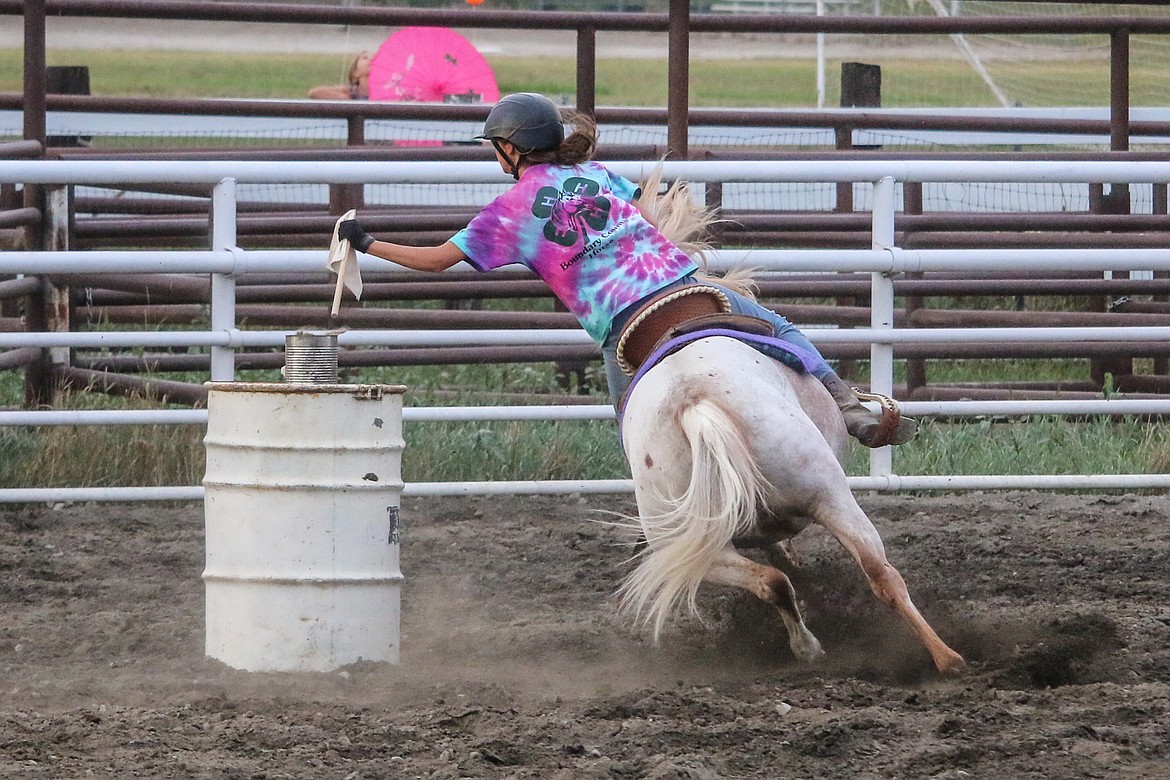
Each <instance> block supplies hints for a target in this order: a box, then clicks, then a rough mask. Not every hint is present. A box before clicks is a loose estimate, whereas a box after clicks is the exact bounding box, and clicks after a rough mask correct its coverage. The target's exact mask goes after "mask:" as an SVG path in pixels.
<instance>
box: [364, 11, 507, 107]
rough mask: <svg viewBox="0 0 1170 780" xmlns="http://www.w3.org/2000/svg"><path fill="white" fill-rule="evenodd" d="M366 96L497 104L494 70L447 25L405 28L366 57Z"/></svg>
mask: <svg viewBox="0 0 1170 780" xmlns="http://www.w3.org/2000/svg"><path fill="white" fill-rule="evenodd" d="M370 99H371V100H394V101H409V102H422V103H495V102H496V101H498V100H499V99H500V88H499V86H497V85H496V74H495V73H493V72H492V69H491V66H490V65H488V64H487V60H485V59H484V58H483V55H482V54H480V53H479V52H478V51H476V49H475V47H474V46H472V45H471V42H470V41H468V40H467V39H466V38H464V37H463V36H462V35H460V34H459V33H457V32H455V31H454V30H449V29H447V28H446V27H404V28H402V29H401V30H399V31H398V32H396V33H394V34H393V35H391V36H390V37H389V38H387V39H386V40H385V42H383V43H382V45H381V46H380V47H379V48H378V52H377V53H376V54H375V55H374V58H373V60H371V61H370Z"/></svg>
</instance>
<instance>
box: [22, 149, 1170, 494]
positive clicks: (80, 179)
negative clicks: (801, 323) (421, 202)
mask: <svg viewBox="0 0 1170 780" xmlns="http://www.w3.org/2000/svg"><path fill="white" fill-rule="evenodd" d="M655 165H656V163H653V162H618V163H612V164H610V167H611V168H613V169H614V170H616V171H617V172H618V173H620V174H622V175H624V176H626V177H628V178H631V179H635V180H637V179H640V178H643V177H644V176H646V175H647V174H648V173H649V172H650V171H651V169H652V168H653V167H654V166H655ZM662 165H663V175H664V177H666V178H667V179H673V178H679V179H685V180H687V181H691V182H858V183H863V184H866V183H868V184H869V185H871V187H872V192H871V193H870V201H871V203H872V207H871V213H872V235H873V241H872V247H871V249H868V250H843V251H838V250H737V251H730V250H728V251H719V252H715V253H713V255H712V257H711V258H710V264H711V266H712V267H713V268H715V269H717V270H718V269H724V268H729V267H734V266H737V265H750V266H751V267H753V268H758V269H761V270H762V271H772V270H777V271H779V270H782V271H789V272H815V271H822V272H837V271H868V272H870V274H871V281H872V297H871V323H870V327H869V328H857V329H849V330H822V329H810V330H809V331H808V332H807V335H808V336H809V337H810V339H811V340H812V341H814V342H815V343H829V342H838V343H840V342H851V343H868V344H870V357H871V385H872V387H873V389H874V390H875V391H877V392H884V393H887V394H888V393H890V392H892V388H893V367H894V360H893V345H894V344H896V343H899V342H903V341H914V342H919V343H921V342H932V343H961V342H974V341H978V342H981V343H988V342H996V341H1015V342H1018V341H1037V342H1045V341H1062V342H1066V341H1072V340H1080V341H1147V340H1157V341H1167V340H1170V327H1141V328H970V329H962V330H960V329H918V328H916V329H913V330H898V329H895V328H894V324H893V315H894V293H893V276H894V275H896V274H899V273H906V272H911V271H995V270H1016V269H1019V268H1021V267H1027V268H1029V269H1031V270H1034V271H1045V270H1048V271H1053V272H1056V271H1070V270H1076V271H1104V270H1109V271H1113V272H1118V271H1122V272H1124V271H1129V272H1142V273H1145V272H1150V271H1167V270H1170V248H1167V249H1080V250H1068V249H1061V250H1045V249H1000V250H982V249H979V250H968V249H950V250H909V249H903V248H900V247H897V246H895V245H894V217H895V214H896V212H897V210H898V197H899V189H898V188H899V186H900V185H901V184H902V183H905V182H924V183H925V182H1032V183H1036V182H1057V183H1080V184H1086V183H1104V184H1110V183H1131V184H1137V183H1143V184H1146V183H1163V182H1168V181H1170V162H1166V163H1160V162H1158V163H1153V162H1140V163H1132V162H1103V161H1102V162H1029V163H1027V164H1022V163H1012V162H971V161H962V162H957V161H872V162H864V161H826V162H820V163H791V162H666V163H663V164H662ZM507 180H508V179H507V178H506V177H505V176H504V175H503V174H502V173H501V171H500V169H499V167H498V166H497V165H495V164H494V163H465V162H417V163H405V162H387V163H370V162H361V163H358V162H321V163H309V162H268V163H263V162H158V161H148V162H128V161H41V160H29V161H0V182H2V183H15V184H37V185H44V186H47V187H50V188H52V187H67V186H71V185H101V184H121V183H127V184H147V183H171V184H174V183H187V184H208V185H212V186H213V191H212V193H213V194H212V226H213V228H212V242H211V243H212V246H211V247H210V248H209V249H208V250H206V251H190V250H182V251H166V250H142V251H87V252H36V251H29V252H6V253H4V254H3V255H0V276H6V275H13V274H36V273H44V274H54V273H57V274H60V273H76V272H87V273H208V274H210V275H211V280H212V289H211V326H210V329H209V330H207V331H181V332H175V331H171V332H158V331H150V332H122V331H119V332H112V331H88V332H79V333H0V349H13V348H19V347H88V348H93V347H102V346H107V347H128V346H146V347H160V346H209V347H211V353H212V362H211V375H210V378H211V379H212V380H213V381H232V380H233V379H234V378H235V367H234V356H235V350H236V349H237V348H240V347H248V346H282V345H283V344H284V336H285V335H286V332H284V331H247V330H242V329H240V328H239V327H237V322H236V316H235V279H236V278H237V277H239V276H241V275H244V274H247V273H259V272H272V271H286V272H287V271H309V272H312V271H320V270H321V269H322V268H323V267H324V265H325V250H324V248H322V249H321V250H320V251H260V250H244V249H241V248H240V247H238V246H236V186H237V184H239V183H241V182H249V183H320V184H346V183H397V184H425V183H431V184H434V183H439V184H442V183H453V184H455V183H458V184H463V183H484V182H488V183H499V182H506V181H507ZM50 200H51V201H52V200H53V199H50ZM362 265H363V267H366V268H368V269H371V270H372V269H373V268H375V267H380V268H381V269H383V270H384V269H385V265H384V264H381V263H380V261H376V260H373V259H371V258H364V259H363V260H362ZM588 341H589V340H588V337H587V336H586V335H585V334H584V332H581V331H572V330H570V331H565V330H543V331H541V330H486V331H465V332H453V331H442V332H436V331H422V330H419V331H401V330H396V331H387V330H368V331H349V332H346V333H343V334H342V335H341V337H340V338H339V343H340V344H342V345H343V346H345V345H353V346H358V345H364V346H371V345H378V346H401V347H407V346H437V345H447V346H455V345H462V346H468V345H489V344H491V345H502V344H509V345H523V344H582V343H588ZM903 409H904V411H905V412H906V413H907V414H911V415H917V416H930V415H945V416H968V415H986V414H1001V415H1042V414H1106V415H1128V414H1164V413H1170V399H1166V400H1161V399H1158V400H1142V401H1138V400H1125V399H1112V400H1100V401H1077V402H1073V401H1011V402H991V401H979V402H975V401H958V402H907V403H904V404H903ZM612 416H613V415H612V410H610V408H609V407H608V406H590V407H580V406H547V407H482V408H480V407H473V408H468V407H460V408H443V407H436V408H413V409H407V410H405V412H404V418H405V420H406V421H407V422H423V421H428V420H451V419H461V420H499V419H511V420H516V419H523V420H537V419H539V420H549V419H610V418H612ZM205 422H206V412H205V411H200V410H155V411H90V412H81V411H69V412H57V411H36V412H31V411H0V425H22V426H29V425H86V424H88V425H107V424H205ZM850 484H851V486H853V487H854V488H857V489H879V490H935V489H941V490H946V489H953V490H959V489H995V488H1037V489H1048V488H1052V489H1061V488H1098V489H1105V488H1167V487H1170V475H1163V474H1123V475H1031V476H1012V475H977V476H954V475H950V476H948V475H929V476H900V475H898V474H895V473H893V468H892V455H891V452H890V449H889V448H884V449H880V450H874V451H872V452H871V455H870V473H869V475H868V476H858V477H851V478H850ZM630 489H631V486H630V484H629V482H628V481H626V480H581V481H574V480H569V481H519V482H462V483H411V484H408V485H406V488H405V490H404V494H405V495H442V494H489V493H565V492H626V491H629V490H630ZM201 497H202V488H201V487H198V486H177V487H136V488H45V489H8V490H0V502H40V501H101V500H113V501H125V500H191V499H200V498H201Z"/></svg>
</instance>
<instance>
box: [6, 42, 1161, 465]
mask: <svg viewBox="0 0 1170 780" xmlns="http://www.w3.org/2000/svg"><path fill="white" fill-rule="evenodd" d="M489 59H490V61H491V64H492V66H493V68H494V69H495V71H496V75H497V78H498V80H499V83H500V87H501V89H502V90H503V91H504V92H512V91H521V90H524V91H537V92H543V93H546V94H550V95H561V94H563V95H566V96H567V95H571V94H572V93H573V91H574V90H575V84H576V78H575V73H574V62H573V60H572V59H570V58H562V59H554V58H506V57H492V58H489ZM343 60H344V58H342V57H338V56H323V55H296V56H276V55H224V54H218V53H217V54H214V55H204V54H197V53H188V52H166V53H162V52H141V51H135V52H117V51H61V50H53V51H51V52H50V54H49V64H50V65H78V64H84V65H88V66H89V68H90V77H91V89H92V92H93V94H96V95H111V96H112V95H141V96H152V97H177V98H189V97H232V98H248V97H253V98H301V97H304V96H305V93H306V91H307V90H308V88H309V87H310V86H313V85H315V84H324V83H333V82H336V81H338V79H339V78H340V73H341V71H342V70H343V69H344V62H343ZM881 64H882V67H883V101H884V103H885V105H887V106H947V105H955V101H956V96H958V95H963V96H964V99H963V102H964V104H965V105H992V98H991V96H990V95H989V94H987V95H985V96H984V98H982V99H971V98H970V97H969V96H970V95H978V94H981V90H982V87H981V84H980V82H979V79H978V77H977V76H976V75H975V74H974V73H973V72H972V71H971V70H970V68H969V67H967V66H966V65H965V64H964V63H962V62H961V61H956V60H889V61H885V60H883V61H882V62H881ZM999 67H1001V68H1002V69H1001V70H1000V71H999V72H1000V73H1002V74H1003V77H1004V78H1010V79H1016V78H1020V79H1027V80H1030V81H1031V82H1034V83H1040V84H1053V85H1057V86H1055V87H1053V88H1052V94H1051V96H1050V98H1049V99H1050V100H1051V101H1052V104H1061V103H1064V104H1068V105H1083V104H1086V103H1092V104H1098V105H1103V104H1106V103H1107V97H1106V96H1105V93H1104V92H1102V91H1101V90H1102V89H1103V88H1106V89H1107V76H1104V81H1103V80H1102V79H1103V75H1102V71H1101V70H1100V64H1099V63H1096V64H1085V63H1075V62H1059V63H1027V64H1026V65H1023V64H1007V65H1001V66H999ZM829 68H830V72H835V68H836V64H835V63H830V65H829ZM1019 70H1025V71H1026V72H1021V73H1017V71H1019ZM21 72H22V54H21V52H20V51H19V50H0V91H4V92H19V91H20V90H21V89H22V83H21ZM597 72H598V77H597V82H598V103H599V104H601V105H628V106H662V105H665V102H666V63H665V62H664V61H654V60H636V61H618V60H610V59H600V60H599V61H598V65H597ZM241 74H246V77H245V76H242V75H241ZM814 75H815V74H814V73H813V63H812V62H811V61H800V60H789V59H775V60H751V61H735V60H696V61H695V62H694V63H693V71H692V74H691V97H690V99H691V104H692V105H694V106H741V107H809V106H811V105H814V104H815V94H814V83H815V82H814ZM829 81H830V84H829V87H830V94H829V95H827V96H826V101H827V104H829V105H833V104H834V103H835V102H836V101H837V96H836V93H835V92H834V91H833V90H835V88H836V85H835V84H833V83H832V82H833V79H829ZM1162 81H1164V73H1163V72H1162V71H1161V70H1157V71H1156V72H1155V71H1154V70H1152V69H1143V68H1137V69H1135V70H1134V72H1133V74H1132V75H1131V82H1132V86H1133V90H1134V91H1135V93H1136V92H1139V91H1140V90H1143V89H1153V88H1156V87H1158V86H1159V84H1160V82H1162ZM1070 84H1071V85H1073V87H1071V88H1070V87H1068V86H1067V85H1070ZM1059 85H1066V86H1064V87H1061V86H1059ZM1060 89H1065V90H1067V91H1066V92H1065V93H1061V92H1060ZM513 303H516V302H513ZM516 305H525V306H527V305H538V304H535V303H531V302H522V303H517V304H516ZM929 305H931V306H948V305H954V302H953V301H942V300H938V301H935V300H932V301H930V303H929ZM963 305H964V307H973V308H1010V307H1011V306H1012V305H1014V301H1013V300H1009V299H1006V298H1004V299H994V298H985V299H982V298H981V299H967V300H965V301H964V302H963ZM1026 305H1027V307H1028V308H1029V309H1030V310H1034V309H1043V308H1058V307H1059V306H1061V305H1064V304H1063V303H1061V302H1059V301H1056V299H1051V298H1037V299H1035V300H1033V299H1031V298H1029V299H1028V300H1027V301H1026ZM860 368H861V369H862V370H863V371H864V369H865V364H864V363H861V364H860ZM927 371H928V376H929V381H931V382H976V383H979V382H993V381H1012V380H1015V381H1019V380H1024V379H1029V380H1045V381H1057V380H1062V379H1064V380H1080V379H1084V378H1086V377H1087V376H1088V365H1087V362H1086V361H1075V360H1066V361H1058V360H1047V361H1044V360H1036V361H994V360H988V361H930V362H929V364H928V369H927ZM164 378H167V379H175V380H179V381H192V382H202V381H204V380H205V379H206V377H205V376H202V375H185V376H184V375H168V376H166V377H164ZM277 378H278V377H277V375H276V373H275V372H247V373H243V374H241V376H240V379H241V380H242V381H260V380H266V381H273V380H276V379H277ZM348 381H363V382H382V383H393V384H405V385H407V386H408V387H409V388H410V391H409V393H408V395H407V403H408V404H412V405H422V406H431V405H443V404H448V405H463V404H467V405H476V404H485V403H492V401H490V400H485V395H484V393H485V392H486V393H492V392H497V393H539V392H554V391H555V381H554V379H553V376H552V367H551V366H549V365H547V364H532V365H502V366H488V367H484V366H451V367H442V368H418V367H406V368H383V369H377V370H368V371H364V372H362V373H361V374H357V375H353V376H350V377H349V378H348ZM598 384H599V385H602V384H604V383H603V382H599V383H598ZM440 391H442V392H440ZM22 393H23V390H22V378H21V375H20V374H19V372H13V371H8V372H0V406H19V405H21V403H22V400H23V398H22ZM451 393H454V395H451ZM594 398H595V400H596V402H597V403H605V402H606V399H605V397H604V395H603V394H602V393H601V392H595V393H594ZM145 405H147V404H144V403H142V402H140V401H135V400H133V399H124V398H113V397H107V396H101V395H87V394H83V393H78V394H72V395H68V396H65V397H63V398H61V399H60V403H59V406H60V408H135V407H138V406H145ZM405 434H406V441H407V453H406V455H405V457H404V459H403V474H404V478H405V479H406V480H407V481H408V482H424V481H447V480H460V481H461V480H504V479H575V478H584V479H610V478H621V477H625V476H627V474H628V471H627V469H626V464H625V462H624V460H623V458H622V456H621V452H620V447H619V444H618V436H617V430H616V426H614V425H613V424H611V423H597V422H559V423H535V424H533V423H523V424H522V423H495V422H493V423H466V424H454V423H442V424H440V423H426V424H415V425H408V426H406V431H405ZM1166 434H1167V429H1166V425H1164V424H1154V425H1151V424H1147V423H1144V422H1142V421H1137V420H1129V419H1126V420H1109V419H1101V420H1094V421H1092V422H1088V423H1070V422H1066V421H1064V420H1062V419H1056V418H1036V419H1033V420H1026V421H1025V420H1013V421H1010V422H1007V421H996V422H992V421H990V420H976V421H971V422H957V423H956V422H948V423H938V422H933V421H929V420H928V421H925V422H924V425H923V429H922V432H921V433H920V435H919V436H918V437H917V438H916V439H915V440H914V441H913V442H911V443H909V444H907V445H904V446H902V447H899V448H896V449H895V451H894V468H895V471H896V472H897V473H899V474H906V475H915V474H943V473H953V474H1000V473H1004V474H1012V473H1031V474H1038V473H1044V474H1047V473H1054V474H1060V473H1128V472H1151V473H1158V472H1164V471H1165V469H1166V468H1167V467H1168V465H1170V457H1168V455H1167V448H1166V446H1165V444H1164V443H1163V442H1165V441H1167V436H1166ZM202 435H203V429H202V428H201V427H199V426H168V427H166V428H160V427H156V426H108V427H103V426H78V427H44V428H35V429H30V428H11V427H5V428H0V487H47V486H73V487H76V486H113V485H176V484H180V485H185V484H197V483H198V482H199V481H200V479H201V478H202V472H203V447H202ZM78 453H100V457H78ZM867 455H868V451H866V450H864V449H863V448H861V447H856V448H855V449H854V451H853V453H852V456H851V460H850V463H849V468H848V470H849V472H850V473H852V474H862V473H865V471H866V468H867Z"/></svg>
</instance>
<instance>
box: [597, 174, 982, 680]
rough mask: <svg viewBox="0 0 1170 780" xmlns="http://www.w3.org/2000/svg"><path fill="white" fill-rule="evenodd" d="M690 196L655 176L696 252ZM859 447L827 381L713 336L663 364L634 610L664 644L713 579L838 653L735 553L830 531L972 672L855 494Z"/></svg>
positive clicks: (629, 443)
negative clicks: (853, 464)
mask: <svg viewBox="0 0 1170 780" xmlns="http://www.w3.org/2000/svg"><path fill="white" fill-rule="evenodd" d="M681 189H682V188H680V187H678V186H677V185H676V186H675V187H672V188H671V189H670V190H668V191H667V193H666V194H665V195H661V196H659V195H657V190H658V182H657V176H656V175H655V176H652V177H651V180H650V181H649V182H647V184H646V186H645V187H644V191H645V192H646V195H645V196H644V199H643V202H642V204H641V205H642V207H643V209H644V211H646V212H647V214H648V216H650V217H651V218H652V219H655V220H656V221H657V222H658V224H659V225H660V227H661V229H663V232H664V233H666V234H667V235H668V237H671V238H675V239H677V240H676V243H679V245H680V246H685V247H688V248H691V247H693V246H694V245H693V244H692V243H690V242H688V241H687V239H688V238H689V237H691V236H692V235H693V234H694V231H695V230H698V229H701V228H702V227H703V226H704V225H705V224H706V222H707V221H709V220H706V216H705V215H704V214H702V213H701V212H695V211H694V210H692V209H689V208H688V206H689V202H690V201H689V199H688V198H687V197H685V195H680V194H679V190H681ZM684 212H689V213H690V214H691V217H686V216H685V215H684V216H680V214H684ZM721 281H723V282H724V283H727V280H726V279H725V280H721ZM848 442H849V436H848V434H847V433H846V431H845V424H844V421H843V419H842V417H841V414H840V412H839V411H838V409H837V405H836V403H835V402H834V401H833V399H832V397H831V396H830V395H829V393H828V391H827V390H826V389H825V388H824V387H823V386H822V385H821V383H820V381H819V380H817V379H816V378H815V377H813V376H811V375H809V374H802V373H798V372H797V371H794V370H793V369H790V368H788V367H787V366H785V365H783V364H781V363H780V362H778V361H776V360H773V359H771V358H769V357H767V356H765V355H764V354H762V353H761V352H759V351H757V350H756V349H755V348H753V347H751V346H748V345H747V344H744V343H742V342H740V341H738V340H736V339H734V338H728V337H725V336H715V337H708V338H700V339H698V340H695V341H693V342H691V343H689V344H687V345H686V346H684V347H682V348H681V349H679V350H678V351H676V352H674V353H672V354H670V355H668V356H667V357H666V358H664V359H662V360H661V361H660V362H659V363H657V364H656V365H655V366H654V367H652V368H650V369H649V370H648V371H647V372H645V374H644V375H643V376H642V377H641V379H640V381H638V382H637V384H635V385H634V387H633V388H632V389H631V391H630V392H629V394H628V395H627V397H626V401H625V405H624V409H623V415H622V444H623V447H624V448H625V452H626V456H627V458H628V459H629V463H630V468H631V471H632V474H633V481H634V493H635V498H636V500H637V505H638V514H639V518H638V519H639V524H640V525H641V528H642V532H643V534H644V536H645V541H646V543H647V545H646V547H645V549H643V551H642V552H641V553H640V554H639V560H638V565H637V567H636V568H635V569H634V570H633V571H632V572H631V573H630V575H629V576H628V577H627V578H626V580H625V582H624V584H623V586H622V588H621V591H620V594H619V595H620V597H621V602H622V606H623V607H624V608H626V609H627V610H629V611H631V612H633V613H634V614H635V615H637V616H638V617H639V618H640V619H641V620H643V621H645V623H646V624H648V625H650V626H651V627H652V628H653V631H654V636H655V639H657V637H658V634H659V632H660V631H661V629H662V627H663V625H664V623H665V621H666V620H667V618H668V617H670V616H671V614H673V613H674V612H676V611H677V610H679V609H680V608H684V607H685V608H686V609H687V610H689V611H691V612H695V610H696V602H695V599H696V593H697V591H698V589H699V585H700V584H701V583H702V582H710V583H714V584H718V585H730V586H734V587H738V588H742V589H744V590H747V591H748V592H750V593H753V594H755V595H756V596H757V597H758V598H760V599H762V600H763V601H765V602H767V603H768V604H771V605H772V606H774V607H775V608H776V609H777V610H778V611H779V613H780V617H781V619H782V620H783V621H784V625H785V627H786V628H787V630H788V640H789V646H790V647H791V648H792V651H793V653H794V654H795V655H796V656H797V657H798V658H800V659H802V660H813V659H815V658H818V657H820V656H822V655H823V654H824V651H823V650H822V649H821V645H820V642H819V641H818V640H817V638H816V637H815V636H813V634H812V632H810V631H809V629H808V627H807V626H805V624H804V621H803V619H802V618H801V615H800V611H799V609H798V608H797V601H796V593H795V591H794V590H793V587H792V584H791V582H790V581H789V579H788V577H787V576H785V574H784V573H783V572H781V571H780V570H778V569H776V568H773V567H771V566H767V565H763V564H760V563H756V562H755V561H752V560H750V559H748V558H746V557H744V556H743V555H741V554H740V553H739V552H737V550H736V546H735V543H736V540H741V541H747V540H750V541H751V543H752V544H753V546H758V545H760V544H762V543H771V542H780V541H783V540H786V539H789V538H791V537H792V536H794V535H796V534H797V533H799V532H800V531H801V530H802V529H804V528H806V527H807V526H809V525H810V524H812V523H818V524H820V525H821V526H823V527H824V528H825V529H827V530H828V531H829V532H830V533H832V534H833V536H834V537H836V539H837V540H838V541H839V542H840V543H841V545H842V546H843V547H844V548H845V549H846V550H848V551H849V553H850V555H852V556H853V558H854V560H855V561H857V563H858V565H859V566H860V567H861V570H862V571H863V572H864V574H865V576H866V578H867V580H868V581H869V585H870V587H871V589H872V590H873V592H874V594H875V595H876V596H877V598H878V599H879V600H880V601H881V602H883V603H884V604H886V605H887V606H889V607H891V608H893V609H894V610H896V611H897V612H898V613H899V614H900V615H901V616H902V617H903V618H904V619H905V620H906V621H907V622H908V623H909V625H910V626H911V628H912V629H913V630H914V632H915V633H916V634H917V635H918V637H919V638H920V639H921V641H922V642H923V644H924V645H925V646H926V649H927V650H928V651H929V652H930V655H931V657H932V659H933V660H934V664H935V666H936V667H937V668H938V669H939V670H940V671H942V672H954V671H958V670H959V669H961V668H962V667H963V666H964V661H963V658H962V656H960V655H959V654H958V653H956V652H955V651H954V650H952V649H951V648H950V647H948V646H947V645H946V644H945V643H944V642H943V641H942V639H940V638H939V636H938V634H936V633H935V631H934V630H933V629H932V628H931V627H930V625H929V624H928V623H927V622H926V620H925V618H923V616H922V615H921V613H919V611H918V609H917V608H916V607H915V606H914V604H913V602H912V601H911V600H910V595H909V593H908V592H907V589H906V584H905V582H904V581H903V580H902V577H901V575H900V574H899V573H898V572H897V570H896V569H895V568H894V567H893V566H891V565H890V563H889V561H887V560H886V555H885V551H884V548H883V546H882V540H881V537H880V536H879V535H878V532H877V530H876V529H875V528H874V526H873V524H872V523H871V522H870V520H869V518H868V517H866V515H865V512H864V511H862V509H861V507H860V506H858V504H857V501H856V500H855V499H854V497H853V494H852V492H851V491H850V489H849V485H848V482H847V480H846V476H845V473H844V471H843V470H842V455H843V453H844V452H845V448H846V446H847V444H848Z"/></svg>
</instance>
